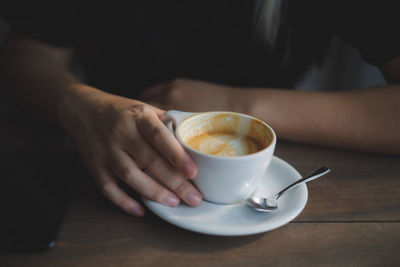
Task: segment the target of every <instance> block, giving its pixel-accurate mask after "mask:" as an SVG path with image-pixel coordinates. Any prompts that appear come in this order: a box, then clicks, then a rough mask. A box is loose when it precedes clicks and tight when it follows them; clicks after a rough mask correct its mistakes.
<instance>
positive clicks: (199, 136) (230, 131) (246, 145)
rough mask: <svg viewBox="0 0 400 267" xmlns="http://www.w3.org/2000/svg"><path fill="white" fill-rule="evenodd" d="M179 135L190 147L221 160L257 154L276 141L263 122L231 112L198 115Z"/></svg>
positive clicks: (186, 123) (183, 125)
mask: <svg viewBox="0 0 400 267" xmlns="http://www.w3.org/2000/svg"><path fill="white" fill-rule="evenodd" d="M179 135H180V136H181V138H182V140H183V142H185V143H186V144H187V145H189V146H190V147H192V148H194V149H196V150H198V151H200V152H202V153H206V154H210V155H215V156H222V157H230V156H242V155H247V154H251V153H255V152H258V151H260V150H262V149H264V148H265V147H267V146H268V145H269V144H271V142H272V139H273V136H272V133H271V131H270V130H269V129H268V127H266V126H265V125H264V124H263V123H262V122H261V121H259V120H256V119H250V118H248V117H242V116H239V115H238V114H236V113H228V112H222V113H220V112H218V113H212V112H210V113H203V114H199V115H195V116H193V117H191V118H189V119H188V120H187V121H186V122H185V123H182V124H181V126H180V128H179Z"/></svg>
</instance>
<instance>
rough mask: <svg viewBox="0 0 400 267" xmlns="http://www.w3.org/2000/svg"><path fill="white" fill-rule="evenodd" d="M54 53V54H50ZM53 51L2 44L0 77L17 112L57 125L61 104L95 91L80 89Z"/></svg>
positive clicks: (29, 45)
mask: <svg viewBox="0 0 400 267" xmlns="http://www.w3.org/2000/svg"><path fill="white" fill-rule="evenodd" d="M53 52H54V53H53ZM65 53H66V52H65V51H63V53H58V51H57V49H54V48H52V50H45V51H44V50H43V47H42V45H41V44H37V43H36V42H34V41H32V42H30V41H28V42H18V41H15V40H11V41H9V42H7V43H6V45H5V46H4V47H3V48H2V50H1V53H0V77H1V80H2V82H4V83H5V84H6V85H7V87H8V88H9V90H10V92H7V94H9V95H10V96H11V97H12V99H13V100H14V101H15V102H16V104H17V105H19V106H20V107H21V108H23V109H24V110H27V111H30V112H31V111H32V112H35V113H38V114H40V115H41V116H42V117H46V118H47V119H50V120H52V121H54V122H56V123H60V116H61V115H62V114H61V113H62V112H63V109H62V108H63V106H64V105H65V100H66V99H69V98H71V97H73V95H76V94H82V93H89V92H90V91H95V90H96V89H94V88H90V87H88V86H84V85H83V84H81V83H80V82H79V81H78V80H77V79H76V78H75V77H74V76H73V75H72V74H71V73H69V72H68V63H69V62H68V61H67V60H66V59H65V58H64V57H63V58H61V57H60V56H59V55H60V54H65Z"/></svg>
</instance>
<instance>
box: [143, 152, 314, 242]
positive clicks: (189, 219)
mask: <svg viewBox="0 0 400 267" xmlns="http://www.w3.org/2000/svg"><path fill="white" fill-rule="evenodd" d="M300 178H301V175H300V174H299V172H298V171H297V170H296V169H295V168H293V167H292V166H291V165H289V164H288V163H287V162H285V161H283V160H282V159H279V158H277V157H273V158H272V161H271V164H270V166H269V167H268V170H267V172H266V173H265V176H264V179H263V180H262V183H261V185H260V187H259V188H258V189H257V191H256V192H255V194H254V195H255V196H269V195H272V194H273V193H276V192H278V191H279V190H281V189H282V188H284V187H286V186H287V185H289V184H290V183H292V182H294V181H296V180H298V179H300ZM307 196H308V192H307V187H306V185H305V184H303V185H300V186H298V187H297V188H295V189H293V190H291V191H289V192H287V193H286V194H285V195H283V196H282V197H281V198H280V199H279V202H278V204H279V208H278V210H276V211H274V212H271V213H261V212H257V211H254V210H252V209H251V208H249V207H247V206H246V204H245V203H244V202H242V203H239V204H234V205H217V204H213V203H210V202H207V201H203V202H202V204H201V205H200V206H198V207H189V206H187V205H185V204H180V205H179V206H177V207H176V208H170V207H167V206H164V205H162V204H159V203H157V202H154V201H151V200H149V199H146V198H143V201H144V203H145V205H146V206H147V207H148V208H149V209H150V210H151V211H153V212H154V213H155V214H156V215H158V216H159V217H160V218H162V219H164V220H166V221H167V222H169V223H172V224H174V225H176V226H178V227H181V228H184V229H187V230H190V231H194V232H198V233H203V234H210V235H219V236H240V235H251V234H257V233H262V232H266V231H270V230H273V229H275V228H278V227H280V226H283V225H285V224H287V223H288V222H290V221H291V220H293V219H294V218H295V217H296V216H297V215H299V214H300V212H301V211H302V210H303V208H304V207H305V205H306V203H307Z"/></svg>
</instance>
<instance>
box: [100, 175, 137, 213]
mask: <svg viewBox="0 0 400 267" xmlns="http://www.w3.org/2000/svg"><path fill="white" fill-rule="evenodd" d="M95 175H96V177H97V180H96V182H97V184H98V186H99V188H100V190H101V192H102V193H103V195H104V196H105V197H106V198H108V199H109V200H110V201H111V202H112V203H114V205H116V206H117V207H119V208H121V209H122V210H124V211H125V212H127V213H129V214H132V215H136V216H143V215H144V209H143V207H142V206H141V205H140V204H139V203H138V202H137V201H135V200H134V199H133V198H131V197H130V196H128V195H127V194H126V193H125V192H124V191H123V190H122V189H121V188H120V187H119V186H118V185H117V181H116V179H115V177H114V176H113V175H112V174H111V172H110V171H108V169H107V168H102V169H99V170H98V171H97V172H96V173H95Z"/></svg>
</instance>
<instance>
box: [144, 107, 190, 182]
mask: <svg viewBox="0 0 400 267" xmlns="http://www.w3.org/2000/svg"><path fill="white" fill-rule="evenodd" d="M137 125H138V130H139V131H140V133H141V134H142V136H143V137H144V138H145V139H146V140H147V141H148V142H149V143H150V144H151V145H152V146H153V147H154V148H156V150H157V151H158V152H159V153H161V155H162V156H163V157H164V158H165V159H166V160H168V161H169V162H170V163H171V164H172V166H174V167H176V168H177V169H178V170H180V171H182V172H183V174H184V175H185V176H186V177H188V178H194V177H195V176H196V174H197V166H196V164H195V163H194V162H193V160H192V159H191V158H190V156H189V155H188V154H187V153H186V152H185V150H184V149H183V147H182V145H181V144H180V143H179V142H178V140H177V139H176V138H175V136H174V135H173V134H172V133H171V132H170V131H169V130H168V128H167V127H166V126H165V125H164V124H163V123H162V122H161V120H160V119H159V117H157V116H156V115H155V114H154V113H153V112H151V111H149V110H145V111H144V114H143V116H141V117H139V118H138V120H137Z"/></svg>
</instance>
